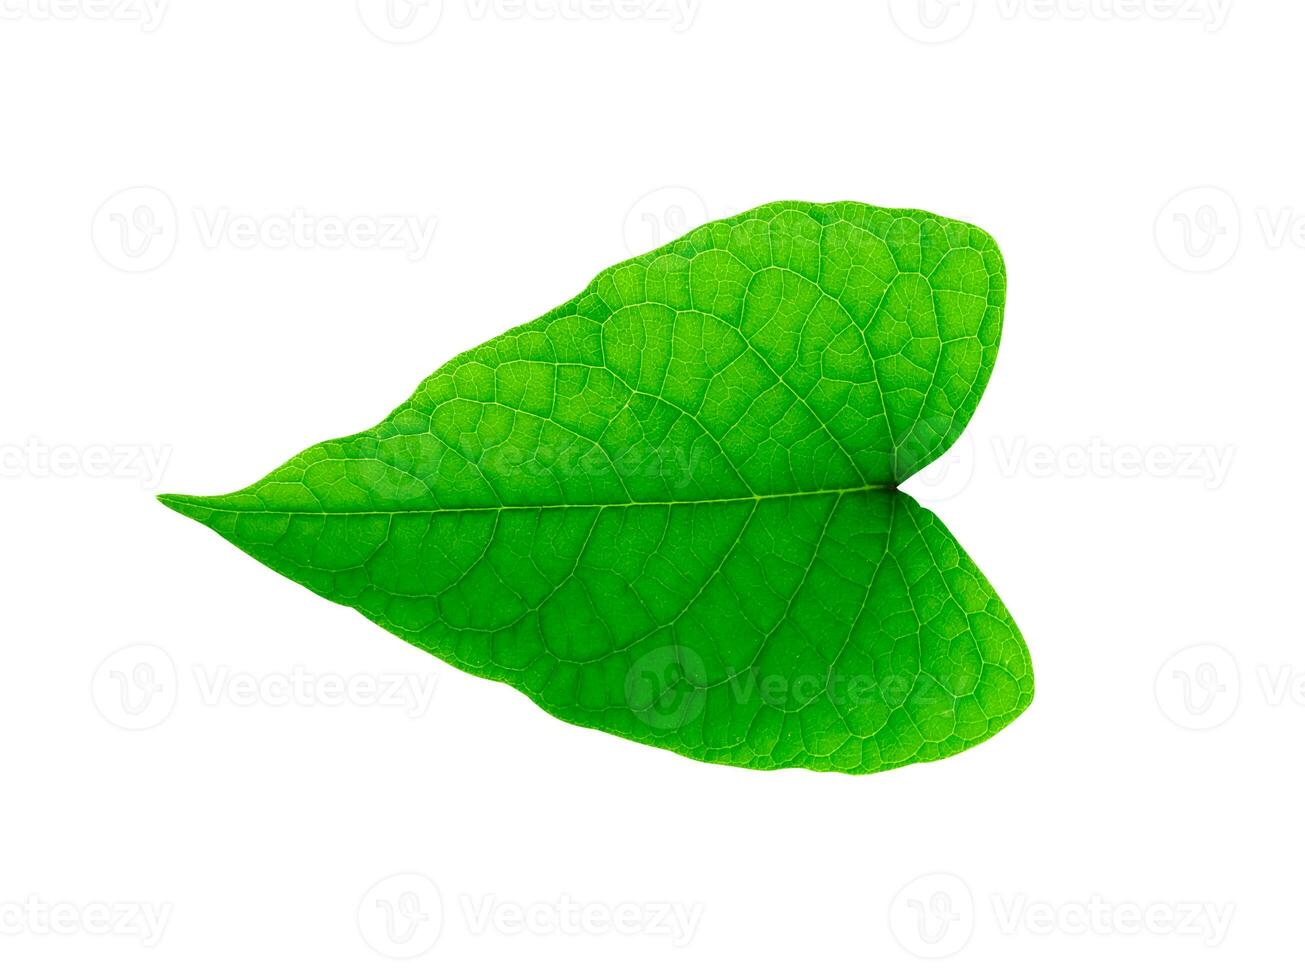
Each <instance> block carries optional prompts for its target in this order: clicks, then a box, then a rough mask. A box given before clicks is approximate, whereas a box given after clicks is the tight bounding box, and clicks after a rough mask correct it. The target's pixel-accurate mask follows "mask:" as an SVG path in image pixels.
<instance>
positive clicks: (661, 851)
mask: <svg viewBox="0 0 1305 980" xmlns="http://www.w3.org/2000/svg"><path fill="white" fill-rule="evenodd" d="M133 4H135V5H133ZM143 4H144V0H101V2H99V3H97V2H96V0H5V3H4V6H3V14H4V16H3V17H2V18H0V83H2V85H3V91H4V96H3V99H2V100H0V124H2V127H3V128H2V130H0V131H2V132H3V138H4V154H3V157H2V158H0V159H2V162H0V174H3V185H2V187H0V316H2V320H0V322H2V323H3V329H4V339H5V345H4V354H3V357H2V358H0V371H2V372H3V376H2V377H0V409H2V414H0V419H2V420H3V431H2V432H0V443H3V449H2V450H0V452H3V456H0V463H2V464H3V467H4V475H3V478H2V479H0V493H3V500H2V502H3V506H0V540H2V541H3V558H4V561H3V564H2V565H0V595H3V596H4V603H5V608H6V610H7V612H8V615H7V616H6V617H5V620H4V641H3V652H4V658H3V668H2V669H3V678H2V682H0V736H2V737H3V745H4V757H5V765H4V770H5V773H4V777H5V778H4V785H5V795H4V801H3V806H2V807H0V831H2V834H0V840H2V845H0V846H2V847H3V851H2V852H0V972H3V974H4V975H5V976H7V977H10V976H12V977H67V976H82V975H92V974H94V975H96V976H99V977H106V978H116V977H175V976H214V977H219V976H222V977H225V976H232V975H241V976H252V977H272V976H313V977H322V978H325V977H349V978H356V977H364V976H366V977H431V976H444V977H500V976H514V975H517V976H558V977H563V976H565V977H610V976H632V977H652V976H665V975H669V974H670V973H671V971H674V975H676V976H685V977H703V978H715V977H720V976H733V975H752V976H766V977H770V976H774V977H785V976H800V975H812V974H834V973H837V974H838V975H840V976H867V977H874V976H885V977H936V976H948V975H953V976H960V975H965V976H982V975H988V974H994V975H996V974H999V975H1002V976H1007V977H1041V976H1046V975H1048V974H1054V975H1059V976H1093V977H1095V976H1100V975H1102V974H1103V973H1107V972H1113V973H1115V974H1117V975H1119V974H1122V975H1126V976H1142V975H1147V974H1151V973H1157V972H1159V971H1161V970H1164V971H1165V972H1166V973H1167V974H1172V975H1179V976H1191V977H1225V976H1229V975H1235V974H1240V975H1255V974H1256V973H1265V974H1267V973H1269V972H1270V971H1272V970H1273V969H1274V968H1275V967H1282V966H1286V965H1287V964H1289V963H1292V962H1295V961H1297V960H1298V959H1299V955H1298V954H1299V950H1298V944H1297V937H1298V935H1299V931H1300V920H1301V911H1302V901H1303V900H1302V894H1301V888H1300V882H1301V880H1302V879H1303V878H1305V861H1303V859H1302V856H1301V848H1300V829H1299V828H1300V796H1301V794H1300V750H1299V746H1300V733H1301V731H1302V721H1303V720H1305V703H1302V701H1303V698H1302V691H1301V689H1300V686H1299V685H1295V686H1293V685H1294V682H1295V680H1296V678H1297V671H1298V670H1301V667H1300V658H1301V640H1300V613H1299V609H1300V591H1301V565H1300V558H1299V556H1300V554H1301V553H1302V546H1303V545H1305V541H1303V540H1302V530H1301V526H1300V520H1299V513H1300V508H1299V502H1298V498H1299V492H1300V484H1301V480H1300V478H1301V476H1302V465H1301V456H1300V451H1299V443H1300V424H1299V419H1300V401H1299V398H1300V396H1299V394H1298V391H1299V387H1300V385H1299V377H1300V363H1301V355H1302V353H1305V351H1303V350H1302V348H1303V347H1305V341H1303V340H1302V333H1301V329H1300V328H1301V319H1302V313H1301V305H1300V295H1301V294H1300V281H1301V275H1302V268H1303V267H1305V241H1303V240H1302V236H1301V234H1300V227H1299V225H1298V224H1294V223H1296V222H1297V220H1298V218H1299V217H1300V216H1305V188H1302V182H1301V173H1302V163H1303V162H1305V139H1303V138H1302V128H1301V126H1300V122H1299V117H1300V112H1299V110H1300V100H1299V94H1300V45H1301V38H1302V37H1305V9H1301V8H1300V5H1297V4H1288V3H1272V4H1271V3H1267V2H1265V3H1250V2H1245V0H1234V2H1232V3H1231V5H1228V4H1227V3H1226V2H1222V3H1214V2H1213V0H1210V2H1201V0H1181V2H1179V3H1169V2H1164V0H1155V2H1147V3H1142V2H1141V0H1117V2H1116V3H1115V4H1113V5H1112V4H1109V3H1101V2H1098V3H1095V4H1094V5H1088V4H1087V3H1086V0H1077V2H1075V0H1066V2H1064V3H1055V2H1053V3H1050V4H1048V3H1039V2H1036V0H1029V2H1011V0H1003V2H993V3H987V2H982V0H981V2H979V3H978V4H972V3H967V2H965V0H952V2H951V3H950V4H940V3H937V2H936V0H929V2H927V3H926V4H925V5H924V7H923V8H922V9H923V13H924V16H923V17H921V16H919V11H920V9H921V8H920V7H919V6H918V4H917V2H916V0H906V2H902V3H892V4H880V3H852V2H848V3H798V2H795V0H790V2H770V0H746V2H744V0H733V2H730V0H688V2H687V3H685V2H683V0H681V3H680V5H678V6H676V5H673V4H670V3H667V2H665V0H656V2H654V0H611V2H605V0H584V3H583V4H580V2H579V0H532V2H531V3H530V5H528V6H527V7H525V8H521V9H519V8H518V7H516V6H513V5H512V3H511V2H510V0H444V3H443V5H442V9H441V7H440V4H439V3H438V2H436V3H434V4H432V5H428V6H426V7H424V8H423V7H418V8H415V9H411V10H410V9H407V8H405V7H403V6H399V7H396V8H393V10H392V11H391V12H394V13H397V14H398V15H399V16H398V17H397V19H394V18H391V19H387V11H386V9H385V7H384V5H383V4H373V3H371V2H370V0H364V2H363V3H362V5H361V9H360V8H359V7H358V6H357V5H355V4H354V3H349V2H343V0H339V2H329V3H324V2H311V3H310V2H308V0H299V2H286V0H283V2H279V3H258V2H253V0H227V2H224V3H221V4H219V3H203V4H201V3H182V2H175V3H171V4H167V5H166V6H165V7H157V6H150V7H147V6H144V5H143ZM1230 8H1231V9H1230ZM407 14H412V15H413V16H412V19H411V22H410V23H408V22H407V21H406V20H405V16H406V15H407ZM550 15H551V16H550ZM436 17H437V18H438V19H437V20H436V19H434V18H436ZM1193 18H1195V19H1193ZM405 24H406V26H405ZM396 42H406V43H396ZM133 188H136V190H132V189H133ZM1191 188H1198V190H1195V191H1190V192H1189V189H1191ZM1185 192H1186V193H1185ZM781 198H800V199H807V200H814V201H827V200H837V199H845V198H850V199H855V200H861V201H866V202H870V203H874V204H881V205H896V206H913V207H921V208H926V209H929V210H933V211H937V212H940V213H942V214H946V215H950V216H954V217H962V218H966V219H969V220H972V221H975V222H976V223H978V224H981V225H982V226H983V227H985V228H987V229H988V230H989V231H990V232H992V233H993V235H994V236H995V237H996V238H997V241H998V242H999V243H1000V245H1001V247H1002V248H1003V251H1004V254H1005V257H1006V261H1007V266H1008V270H1009V286H1010V293H1009V303H1008V307H1007V314H1006V327H1005V334H1004V337H1003V340H1002V348H1001V355H1000V358H999V360H998V364H997V369H996V372H995V373H994V375H993V377H992V381H991V383H990V385H989V387H988V391H987V393H986V394H985V396H984V398H983V401H982V404H981V405H980V407H979V410H978V412H977V414H976V415H975V417H974V420H973V422H972V424H971V426H970V428H969V430H968V433H967V436H966V438H965V439H963V440H962V442H961V443H960V444H958V446H957V447H956V448H955V449H954V450H953V451H952V453H951V454H950V455H949V456H948V457H947V458H946V459H944V460H943V461H940V463H939V464H936V467H935V468H934V469H933V471H932V472H927V473H925V474H922V475H921V476H920V477H918V478H916V480H914V481H913V483H912V484H910V485H908V487H907V489H909V490H913V491H914V492H916V493H917V495H918V496H919V497H920V498H921V499H922V500H923V501H925V502H928V503H931V504H932V505H933V506H934V507H935V509H936V510H937V511H938V512H939V513H940V514H941V516H942V517H943V518H944V520H945V521H946V523H947V524H948V526H949V527H950V528H951V529H952V531H953V532H954V533H955V535H956V537H957V538H958V539H959V540H960V541H961V542H962V543H963V544H964V546H965V547H966V548H967V550H968V551H969V552H970V553H971V555H972V556H973V557H974V558H975V560H976V562H977V563H978V564H979V566H980V567H981V568H982V569H983V570H984V571H985V572H986V573H987V575H988V576H989V578H990V579H991V580H992V581H993V583H994V584H995V586H996V587H997V589H998V591H999V593H1000V594H1001V595H1002V597H1003V598H1004V599H1005V601H1006V603H1007V605H1008V606H1009V607H1010V609H1011V611H1012V612H1013V614H1014V615H1015V618H1016V619H1017V621H1018V622H1019V624H1020V626H1021V627H1022V629H1023V631H1024V634H1025V636H1026V638H1027V640H1028V644H1029V647H1030V649H1031V651H1032V655H1033V658H1034V665H1035V670H1036V675H1037V685H1038V687H1037V697H1036V699H1035V702H1034V704H1033V706H1032V707H1031V708H1030V709H1029V710H1028V712H1027V713H1026V714H1025V715H1024V716H1023V717H1021V718H1020V719H1019V720H1018V721H1016V722H1015V723H1014V724H1013V725H1012V726H1011V727H1010V728H1008V729H1007V730H1006V731H1004V732H1003V733H1001V734H1000V735H999V736H997V737H996V738H995V739H993V740H992V741H990V742H988V743H986V744H984V745H982V746H980V747H978V748H976V749H973V750H971V751H969V752H966V753H964V754H962V755H960V756H957V757H955V758H952V759H949V760H946V761H943V762H940V763H937V764H931V765H921V766H912V767H909V768H906V769H903V770H898V771H894V772H889V773H884V774H879V775H873V776H866V777H861V778H849V777H842V776H837V775H818V774H814V773H809V772H805V771H785V772H777V773H760V772H750V771H745V770H738V769H730V768H724V767H716V766H707V765H702V764H699V763H696V762H692V761H689V760H686V759H683V758H680V757H678V756H675V755H672V754H669V753H664V752H659V751H656V750H653V749H649V748H645V747H642V746H639V745H635V744H633V743H628V742H624V741H621V740H619V739H615V738H612V737H609V736H606V735H603V734H599V733H595V732H591V731H585V730H581V729H578V728H572V727H569V726H567V725H564V724H562V723H560V722H558V721H556V720H554V719H552V718H551V717H549V716H547V715H545V714H544V713H542V712H541V711H539V710H538V709H536V708H535V707H534V706H532V705H531V704H530V703H529V702H528V701H527V700H526V699H525V698H523V697H522V696H520V695H519V694H517V693H516V692H514V691H512V690H510V689H508V688H507V687H503V686H499V685H495V684H491V683H489V682H485V681H481V680H478V679H475V678H472V677H470V676H467V675H463V674H460V673H459V672H457V671H456V670H454V669H452V668H450V667H448V666H447V665H445V664H443V663H442V662H440V661H438V660H437V659H435V658H432V657H428V656H426V655H424V654H422V653H420V652H418V651H417V650H415V649H413V648H411V647H408V646H406V645H405V644H403V643H402V642H401V641H399V640H398V639H396V638H394V637H392V636H390V635H388V634H386V633H384V632H382V631H380V630H378V629H376V628H375V627H373V626H372V625H370V624H369V623H367V622H366V621H364V620H363V619H362V618H361V617H359V616H358V615H356V614H355V613H353V612H351V611H349V610H346V609H344V608H342V607H336V606H333V605H331V604H329V603H327V602H324V601H322V600H320V599H318V598H317V597H315V596H313V595H312V594H310V593H309V592H308V591H306V590H304V589H302V588H300V587H299V586H297V585H295V584H293V583H291V582H290V581H288V580H286V579H283V578H280V577H279V576H277V575H276V574H274V573H273V572H271V571H270V570H268V569H266V568H264V567H261V566H260V565H258V564H257V563H256V562H254V561H253V560H251V559H249V558H247V557H246V556H244V555H243V554H241V553H240V552H238V551H237V550H236V549H234V548H232V547H231V546H230V545H228V544H226V543H225V542H223V541H221V540H220V539H219V538H217V537H216V536H214V535H213V534H211V533H210V532H208V531H206V530H205V529H203V528H201V527H200V526H199V525H197V524H194V523H192V522H189V521H186V520H184V519H183V518H181V517H179V516H178V515H176V514H174V513H171V512H169V511H168V510H166V509H165V508H163V507H161V506H159V505H158V504H157V503H156V502H155V501H154V499H153V494H154V493H155V492H157V491H159V490H169V491H179V492H193V493H216V492H223V491H227V490H231V489H234V488H237V487H240V486H243V485H245V484H247V483H248V482H250V481H251V480H253V479H255V478H257V477H259V476H261V475H263V474H264V473H265V472H266V471H268V470H269V469H271V468H272V467H273V466H275V465H276V464H278V463H280V462H281V461H282V460H284V459H285V458H287V457H288V456H290V455H291V454H293V453H294V452H297V451H298V450H300V449H301V448H303V447H305V446H307V445H309V444H310V443H313V442H315V441H318V440H320V439H324V438H328V437H332V436H338V435H341V434H344V433H348V432H353V431H356V430H358V429H360V428H363V427H366V426H368V425H370V424H372V423H374V422H375V421H377V420H378V419H379V418H381V417H382V416H383V415H385V414H386V413H387V412H388V411H389V410H390V409H391V408H392V407H393V406H394V405H396V404H397V403H398V402H399V401H401V400H402V399H403V398H404V397H406V396H407V395H408V394H409V392H410V391H411V390H412V388H413V387H414V386H415V385H416V384H417V382H418V381H419V380H420V379H421V378H422V377H424V376H425V375H426V374H427V373H429V372H430V371H431V370H433V369H434V368H436V367H438V366H439V365H440V364H441V363H443V362H444V361H445V360H446V359H447V358H449V357H451V356H453V355H455V354H457V353H459V352H460V351H462V350H464V349H466V348H467V347H470V346H472V345H474V344H476V343H479V342H480V341H482V340H484V339H487V338H489V337H491V336H493V335H495V334H497V333H499V332H500V331H502V330H503V329H505V328H507V327H510V326H513V325H515V324H517V323H519V322H522V321H524V320H527V319H529V318H532V317H533V316H535V315H537V314H539V313H541V312H544V311H545V310H547V309H549V308H551V307H552V306H553V305H555V304H556V303H558V302H560V301H562V300H564V299H567V298H569V297H570V296H572V295H573V294H574V293H576V292H577V291H578V290H579V289H580V288H581V287H582V286H583V285H584V284H585V283H586V282H587V281H588V280H589V278H590V277H591V276H592V275H593V274H594V273H595V272H597V271H598V270H600V269H602V268H604V267H606V266H607V265H610V264H612V263H613V262H616V261H618V260H620V259H622V258H624V257H626V256H627V255H629V254H631V253H632V252H637V251H643V250H645V249H646V248H648V247H650V246H651V245H654V244H657V243H658V242H660V241H663V240H665V239H666V238H667V237H669V236H673V235H674V234H675V233H676V232H678V231H680V230H684V229H685V228H686V227H688V226H691V225H693V224H697V223H699V222H700V221H702V220H704V219H705V218H707V217H723V216H727V215H729V214H732V213H735V212H737V211H740V210H744V209H746V208H749V207H752V206H754V205H757V204H760V203H763V202H766V201H770V200H775V199H781ZM1297 208H1300V209H1301V210H1300V211H1299V212H1297V211H1296V210H1295V209H1297ZM297 209H298V210H297ZM392 216H399V218H400V219H401V220H403V221H405V222H410V223H409V224H405V225H403V226H402V227H403V228H405V229H413V228H416V229H419V233H417V234H413V235H412V236H411V237H409V238H402V237H401V238H400V239H399V240H400V241H401V242H406V248H392V247H383V246H382V245H381V244H380V243H379V242H377V241H375V240H373V239H372V238H371V237H369V228H370V227H371V223H372V222H375V223H377V224H378V225H383V226H388V225H389V223H390V220H391V217H392ZM293 221H298V223H299V224H301V225H304V226H307V227H309V228H310V229H311V231H309V232H303V233H302V234H300V235H299V236H298V237H297V239H294V238H292V239H291V240H290V241H289V242H287V241H286V240H285V238H284V236H283V235H281V232H282V231H284V230H285V229H286V227H287V225H288V223H291V222H293ZM432 221H433V222H435V224H434V225H433V227H434V234H433V237H431V238H430V239H429V242H428V243H426V242H425V240H424V239H422V238H421V232H420V229H426V230H429V229H430V228H431V227H432V225H431V224H430V222H432ZM407 234H408V232H406V231H405V235H407ZM124 235H125V237H124ZM341 239H343V240H341ZM427 244H428V247H427ZM124 270H132V271H124ZM106 462H107V463H108V464H109V465H106ZM164 464H165V465H164ZM106 470H107V472H106ZM160 470H162V472H161V473H160ZM142 645H147V646H142ZM115 651H125V652H121V653H117V654H116V655H115ZM106 658H107V659H106ZM369 681H373V682H375V683H376V684H379V685H380V690H379V693H378V692H376V691H370V690H369V689H368V688H367V687H366V684H367V683H368V682H369ZM290 683H292V684H293V685H295V686H290V687H287V684H290ZM396 684H398V685H402V687H400V688H399V689H398V690H397V692H396V691H395V690H393V688H394V686H395V685H396ZM342 685H343V686H344V690H345V694H344V695H343V697H340V696H339V690H338V689H337V688H339V687H340V686H342ZM124 699H125V700H124ZM340 701H343V702H344V703H337V702H340ZM145 725H149V726H151V727H141V726H145ZM396 875H402V876H404V877H401V878H397V879H393V880H392V876H396ZM922 876H929V877H925V878H923V879H922V880H917V879H921V877H922ZM577 909H578V910H579V911H576V910H577ZM43 910H44V911H43ZM51 910H52V911H51ZM387 910H388V911H389V912H390V913H391V915H392V918H391V919H390V921H388V922H387V921H386V920H385V915H386V912H387ZM106 913H109V914H110V918H109V920H107V921H106V920H105V919H104V916H105V914H106ZM486 914H488V917H486ZM51 915H53V918H51ZM149 916H153V917H154V918H153V919H151V918H149ZM518 916H523V917H524V919H525V922H526V924H525V926H524V927H520V928H518V927H517V926H518V924H519V923H518V919H517V917H518ZM1085 916H1086V918H1085ZM615 921H619V922H620V923H621V924H622V926H621V928H619V929H618V928H616V926H615V925H614V922H615ZM151 922H153V923H154V925H153V926H151V925H150V923H151ZM387 927H388V931H387ZM404 940H406V941H404ZM943 953H947V954H950V955H949V956H948V957H946V958H937V957H938V956H939V954H943Z"/></svg>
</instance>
